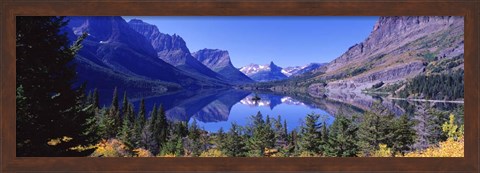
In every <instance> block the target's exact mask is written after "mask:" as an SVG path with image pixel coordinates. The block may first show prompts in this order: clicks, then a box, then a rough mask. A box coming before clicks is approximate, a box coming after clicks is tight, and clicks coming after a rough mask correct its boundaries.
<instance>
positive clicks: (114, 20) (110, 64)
mask: <svg viewBox="0 0 480 173" xmlns="http://www.w3.org/2000/svg"><path fill="white" fill-rule="evenodd" d="M69 19H70V23H69V25H68V26H67V27H66V28H67V29H69V30H70V32H71V33H73V34H71V35H72V36H70V37H74V36H73V35H76V36H78V35H81V34H82V33H84V32H86V33H88V36H87V37H86V38H85V40H84V41H83V43H82V45H83V48H82V49H81V50H80V51H79V52H78V54H77V57H76V62H77V72H78V76H79V81H88V87H95V88H99V89H102V88H104V89H106V88H110V89H111V88H113V87H115V86H118V87H128V88H142V89H145V88H147V89H148V88H152V87H156V88H158V87H161V86H160V85H159V84H160V83H162V82H163V83H164V84H166V83H170V84H172V83H177V84H180V85H182V86H187V85H194V83H195V82H193V81H195V79H194V78H192V77H189V76H188V75H186V74H185V73H184V72H182V71H180V70H178V69H176V68H175V67H173V66H172V65H170V64H168V63H166V62H164V61H163V60H161V59H158V58H157V57H156V53H155V50H154V49H153V47H152V46H150V44H149V41H148V40H147V39H145V38H144V37H142V35H140V34H139V33H137V32H136V31H134V30H132V29H131V28H130V27H129V25H128V24H127V22H126V21H125V20H123V19H122V18H121V17H115V16H114V17H111V16H101V17H100V16H94V17H69ZM160 70H161V71H162V73H158V71H160ZM159 82H160V83H159ZM157 86H158V87H157Z"/></svg>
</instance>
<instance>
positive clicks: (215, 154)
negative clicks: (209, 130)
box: [200, 149, 227, 157]
mask: <svg viewBox="0 0 480 173" xmlns="http://www.w3.org/2000/svg"><path fill="white" fill-rule="evenodd" d="M200 157H227V155H225V154H223V153H222V151H220V150H217V149H209V150H207V151H204V152H202V153H201V154H200Z"/></svg>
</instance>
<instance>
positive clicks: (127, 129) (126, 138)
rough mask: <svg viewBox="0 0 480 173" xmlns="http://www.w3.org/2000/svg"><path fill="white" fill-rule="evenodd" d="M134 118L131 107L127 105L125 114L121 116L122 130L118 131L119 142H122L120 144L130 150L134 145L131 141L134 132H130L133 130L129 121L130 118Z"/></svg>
mask: <svg viewBox="0 0 480 173" xmlns="http://www.w3.org/2000/svg"><path fill="white" fill-rule="evenodd" d="M133 116H134V113H133V105H131V104H129V105H128V106H127V111H126V112H125V114H124V115H123V124H122V128H121V130H120V135H119V136H120V140H122V142H123V143H124V144H125V145H127V146H128V147H129V148H130V149H133V148H134V146H135V145H134V144H135V141H133V140H132V139H133V135H134V133H133V132H134V131H133V130H132V129H133V123H134V122H133V121H132V120H130V117H133Z"/></svg>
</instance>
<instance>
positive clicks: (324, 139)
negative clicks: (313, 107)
mask: <svg viewBox="0 0 480 173" xmlns="http://www.w3.org/2000/svg"><path fill="white" fill-rule="evenodd" d="M320 135H321V137H320V139H321V140H320V146H321V147H320V152H322V154H323V153H324V152H325V149H326V145H328V127H327V122H326V120H323V123H322V132H321V133H320Z"/></svg>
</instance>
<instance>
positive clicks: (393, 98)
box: [387, 97, 464, 104]
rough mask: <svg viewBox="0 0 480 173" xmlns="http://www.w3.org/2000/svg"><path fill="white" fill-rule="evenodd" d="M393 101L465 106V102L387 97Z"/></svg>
mask: <svg viewBox="0 0 480 173" xmlns="http://www.w3.org/2000/svg"><path fill="white" fill-rule="evenodd" d="M387 98H388V99H392V100H407V101H418V102H433V103H459V104H464V101H463V100H458V101H455V100H427V99H409V98H398V97H387Z"/></svg>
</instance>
